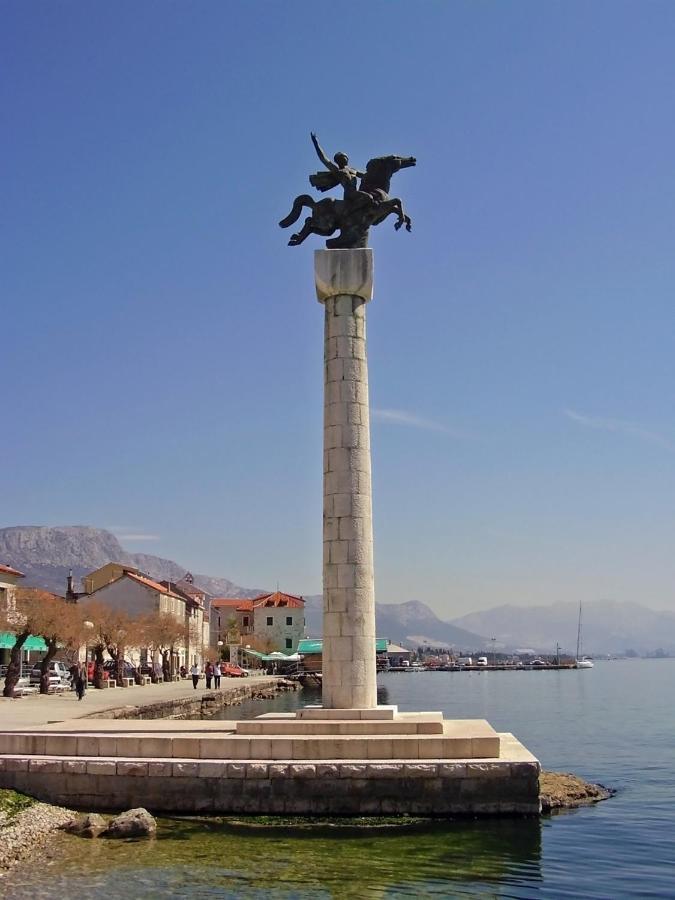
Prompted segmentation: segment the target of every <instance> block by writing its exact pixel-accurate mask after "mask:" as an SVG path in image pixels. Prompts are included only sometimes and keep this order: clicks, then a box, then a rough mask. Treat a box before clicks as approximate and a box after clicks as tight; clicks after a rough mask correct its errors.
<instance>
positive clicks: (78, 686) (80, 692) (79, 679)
mask: <svg viewBox="0 0 675 900" xmlns="http://www.w3.org/2000/svg"><path fill="white" fill-rule="evenodd" d="M86 672H87V670H86V669H83V667H82V666H79V665H78V667H77V675H76V677H75V692H76V693H77V699H78V700H81V699H82V698H83V697H84V692H85V691H86V690H87V674H86Z"/></svg>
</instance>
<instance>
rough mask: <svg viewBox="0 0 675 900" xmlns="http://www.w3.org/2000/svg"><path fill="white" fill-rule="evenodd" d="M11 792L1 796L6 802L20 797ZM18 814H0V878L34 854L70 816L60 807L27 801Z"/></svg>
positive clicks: (67, 811) (4, 792) (5, 792)
mask: <svg viewBox="0 0 675 900" xmlns="http://www.w3.org/2000/svg"><path fill="white" fill-rule="evenodd" d="M12 793H13V792H11V791H2V792H0V794H1V795H2V798H0V799H5V800H12V799H14V798H18V797H20V795H16V794H14V795H13V797H11V796H10V795H12ZM22 805H23V806H24V808H23V809H21V810H20V811H19V812H17V813H15V814H13V815H11V814H7V813H6V812H0V877H1V876H2V875H3V874H4V873H5V872H7V870H8V869H10V868H11V867H12V866H14V865H15V864H16V863H18V862H20V861H21V860H24V859H27V858H28V857H31V856H33V855H37V853H38V851H41V850H42V848H43V847H44V846H45V844H46V843H47V842H48V841H49V839H50V837H51V836H52V834H53V832H55V831H58V830H59V829H60V828H63V826H64V825H66V824H67V823H68V822H70V821H71V820H72V818H73V813H72V812H71V811H70V810H68V809H63V807H61V806H50V805H49V804H48V803H38V802H37V801H34V802H31V801H28V802H27V803H26V804H25V805H24V804H22Z"/></svg>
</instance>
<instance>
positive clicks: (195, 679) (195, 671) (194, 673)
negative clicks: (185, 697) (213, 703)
mask: <svg viewBox="0 0 675 900" xmlns="http://www.w3.org/2000/svg"><path fill="white" fill-rule="evenodd" d="M190 675H192V687H193V688H194V689H195V690H197V685H198V684H199V675H200V672H199V666H198V665H197V663H195V664H194V665H193V666H192V668H191V669H190Z"/></svg>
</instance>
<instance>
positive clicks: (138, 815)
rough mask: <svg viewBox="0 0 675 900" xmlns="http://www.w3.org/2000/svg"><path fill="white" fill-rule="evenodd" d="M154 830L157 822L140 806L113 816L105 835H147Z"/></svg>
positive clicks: (123, 836) (122, 836) (114, 836)
mask: <svg viewBox="0 0 675 900" xmlns="http://www.w3.org/2000/svg"><path fill="white" fill-rule="evenodd" d="M156 831H157V822H156V821H155V820H154V818H153V817H152V816H151V815H150V813H149V812H148V811H147V809H143V807H142V806H141V807H139V808H138V809H130V810H128V811H127V812H124V813H120V815H119V816H115V818H114V819H113V820H112V822H111V823H110V825H109V826H108V830H107V831H106V833H105V834H106V837H113V838H130V837H148V836H150V835H153V834H155V833H156Z"/></svg>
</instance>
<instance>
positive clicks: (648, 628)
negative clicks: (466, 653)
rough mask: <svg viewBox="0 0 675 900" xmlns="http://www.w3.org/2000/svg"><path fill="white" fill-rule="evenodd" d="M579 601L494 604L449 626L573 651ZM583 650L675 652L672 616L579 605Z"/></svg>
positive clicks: (626, 606) (600, 603) (632, 607)
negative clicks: (516, 604)
mask: <svg viewBox="0 0 675 900" xmlns="http://www.w3.org/2000/svg"><path fill="white" fill-rule="evenodd" d="M578 621H579V603H578V601H577V602H566V603H553V604H551V605H549V606H497V607H495V608H494V609H488V610H485V611H484V612H476V613H469V614H468V615H466V616H461V617H460V618H458V619H454V620H453V625H458V626H459V627H461V628H467V629H469V630H471V631H477V632H479V633H481V634H486V635H490V636H491V637H495V638H496V639H497V641H498V642H499V643H500V644H503V645H504V646H507V647H532V648H534V649H537V650H542V651H544V652H547V653H553V652H555V645H556V642H558V643H559V644H560V646H561V647H563V648H564V650H566V651H568V652H574V651H575V650H576V643H577V625H578ZM582 640H583V652H585V653H590V654H594V653H595V654H601V653H612V654H623V653H625V652H626V650H634V651H635V652H636V653H638V654H640V655H644V654H646V653H650V652H652V651H654V650H656V649H658V648H661V649H663V650H665V651H666V652H668V653H671V654H672V653H675V613H672V612H664V611H658V610H653V609H648V608H647V607H646V606H641V605H640V604H638V603H629V602H621V603H620V602H616V601H612V600H594V601H589V602H588V603H584V604H583V609H582Z"/></svg>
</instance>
